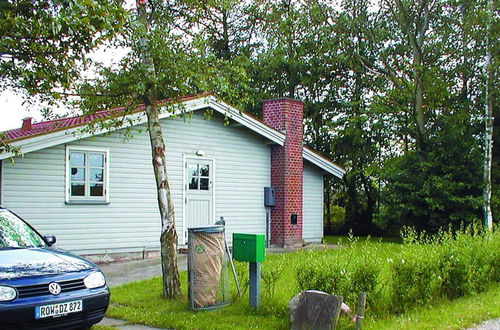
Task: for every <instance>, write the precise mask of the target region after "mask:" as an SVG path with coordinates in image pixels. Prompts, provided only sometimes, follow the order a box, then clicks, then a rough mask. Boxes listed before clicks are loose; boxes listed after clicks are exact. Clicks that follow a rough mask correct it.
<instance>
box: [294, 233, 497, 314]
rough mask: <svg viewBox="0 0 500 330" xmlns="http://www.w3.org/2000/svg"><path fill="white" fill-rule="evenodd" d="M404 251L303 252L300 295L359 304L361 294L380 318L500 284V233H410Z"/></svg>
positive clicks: (360, 247)
mask: <svg viewBox="0 0 500 330" xmlns="http://www.w3.org/2000/svg"><path fill="white" fill-rule="evenodd" d="M403 241H404V244H403V245H401V246H400V248H399V249H398V248H396V249H395V248H394V247H391V249H387V248H382V247H381V246H383V245H377V244H370V245H368V244H364V243H363V242H356V240H355V239H352V238H351V239H350V244H349V247H348V248H346V249H342V250H339V251H338V253H336V254H332V253H330V254H329V253H323V254H319V253H312V252H310V253H304V256H303V258H302V259H303V262H302V263H301V265H300V267H298V269H297V272H296V276H297V280H298V284H299V287H300V288H301V289H302V290H308V289H315V290H321V291H325V292H328V293H331V294H336V295H342V296H343V297H344V301H346V303H347V304H350V305H355V303H356V300H357V296H358V294H359V292H362V291H364V292H367V303H368V306H369V308H370V309H371V310H372V311H375V312H377V313H394V312H395V313H399V312H403V311H407V310H409V309H411V308H412V307H414V306H416V305H422V304H426V303H428V302H430V301H431V300H433V299H435V298H448V299H454V298H458V297H461V296H464V295H468V294H473V293H477V292H481V291H483V290H485V289H486V288H487V287H488V286H489V284H490V283H492V282H498V281H499V280H500V233H499V232H495V233H488V232H482V231H481V230H478V229H476V228H474V227H469V228H466V229H460V230H458V231H451V230H448V231H441V232H439V233H438V234H436V235H434V236H429V235H426V234H425V233H417V232H415V231H414V230H411V229H407V230H405V231H404V235H403Z"/></svg>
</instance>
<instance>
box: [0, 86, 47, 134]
mask: <svg viewBox="0 0 500 330" xmlns="http://www.w3.org/2000/svg"><path fill="white" fill-rule="evenodd" d="M26 117H33V118H35V120H41V119H42V116H41V115H40V113H39V112H37V111H34V110H33V111H30V108H29V107H28V106H27V105H23V98H22V97H21V96H20V95H16V94H15V93H14V92H13V91H11V90H5V91H2V92H0V132H3V131H6V130H9V129H13V128H19V127H21V123H22V120H23V118H26Z"/></svg>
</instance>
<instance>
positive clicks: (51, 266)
mask: <svg viewBox="0 0 500 330" xmlns="http://www.w3.org/2000/svg"><path fill="white" fill-rule="evenodd" d="M95 267H96V266H95V265H94V264H92V263H90V262H88V261H86V260H84V259H82V258H80V257H77V256H75V255H72V254H70V253H68V252H66V251H63V250H59V249H54V248H29V249H11V250H0V280H9V279H15V278H21V277H32V276H46V275H55V274H62V273H68V272H79V271H84V270H89V269H93V268H95Z"/></svg>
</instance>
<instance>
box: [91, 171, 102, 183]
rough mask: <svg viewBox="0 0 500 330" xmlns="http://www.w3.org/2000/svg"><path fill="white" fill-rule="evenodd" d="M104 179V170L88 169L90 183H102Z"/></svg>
mask: <svg viewBox="0 0 500 330" xmlns="http://www.w3.org/2000/svg"><path fill="white" fill-rule="evenodd" d="M103 178H104V170H103V169H101V168H91V169H90V181H97V182H102V181H103Z"/></svg>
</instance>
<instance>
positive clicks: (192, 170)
mask: <svg viewBox="0 0 500 330" xmlns="http://www.w3.org/2000/svg"><path fill="white" fill-rule="evenodd" d="M188 173H189V175H190V176H197V175H198V164H189V169H188Z"/></svg>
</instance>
